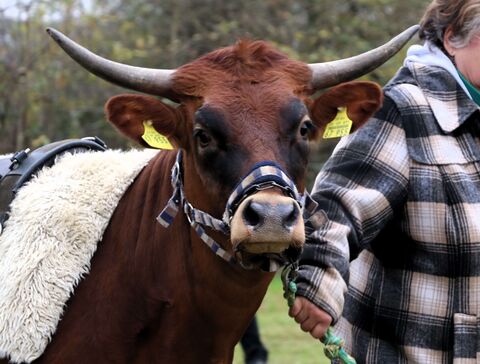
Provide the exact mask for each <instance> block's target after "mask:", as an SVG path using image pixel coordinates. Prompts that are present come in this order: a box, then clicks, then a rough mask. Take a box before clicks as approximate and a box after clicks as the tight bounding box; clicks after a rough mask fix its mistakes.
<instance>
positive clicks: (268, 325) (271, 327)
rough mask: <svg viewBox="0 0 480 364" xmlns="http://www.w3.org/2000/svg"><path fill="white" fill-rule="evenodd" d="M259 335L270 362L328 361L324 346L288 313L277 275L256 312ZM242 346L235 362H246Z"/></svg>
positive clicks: (311, 363) (309, 363)
mask: <svg viewBox="0 0 480 364" xmlns="http://www.w3.org/2000/svg"><path fill="white" fill-rule="evenodd" d="M257 318H258V322H259V327H260V335H261V337H262V341H263V342H264V344H265V346H266V347H267V349H268V352H269V363H270V364H327V363H330V362H329V360H328V359H327V358H325V356H324V354H323V345H322V344H321V343H320V341H318V340H315V339H314V338H312V337H311V336H310V334H308V333H305V332H303V331H302V330H301V329H300V326H299V325H298V324H297V323H296V322H295V321H294V320H293V319H292V318H291V317H290V316H288V306H287V301H286V300H285V299H284V298H283V290H282V282H281V280H280V277H279V276H276V277H275V279H274V280H273V282H272V284H271V285H270V287H269V289H268V292H267V295H266V296H265V299H264V300H263V303H262V305H261V306H260V309H259V311H258V314H257ZM243 360H244V358H243V352H242V349H241V347H240V345H237V346H236V348H235V357H234V359H233V363H234V364H243V363H244V361H243Z"/></svg>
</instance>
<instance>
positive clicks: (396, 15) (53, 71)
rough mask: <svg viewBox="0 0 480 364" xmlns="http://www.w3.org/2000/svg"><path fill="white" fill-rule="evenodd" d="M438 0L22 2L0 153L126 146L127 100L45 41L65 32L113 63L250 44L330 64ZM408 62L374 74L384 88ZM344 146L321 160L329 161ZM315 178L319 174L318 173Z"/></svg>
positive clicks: (12, 32)
mask: <svg viewBox="0 0 480 364" xmlns="http://www.w3.org/2000/svg"><path fill="white" fill-rule="evenodd" d="M428 2H429V1H428V0H402V1H399V0H341V1H339V0H298V1H292V0H263V1H253V0H245V1H224V0H136V1H127V0H108V1H101V2H100V1H92V0H16V1H14V0H12V1H8V2H7V4H6V5H1V3H0V153H4V152H8V151H13V150H17V149H21V148H24V147H26V146H33V147H36V146H39V145H42V144H44V143H46V142H48V141H53V140H59V139H65V138H70V137H80V136H87V135H98V136H99V137H101V138H102V139H104V140H105V141H106V142H107V144H108V145H109V146H111V147H120V146H125V145H126V143H127V142H126V141H125V140H124V139H123V138H121V137H119V136H118V135H117V133H116V132H115V131H114V130H113V129H112V128H111V126H109V125H107V123H106V122H105V120H104V116H103V105H104V104H105V102H106V100H107V99H108V98H109V97H110V96H113V95H115V94H119V93H123V92H126V90H124V89H121V88H119V87H116V86H113V85H109V84H108V83H106V82H104V81H101V80H99V79H97V78H96V77H94V76H92V75H90V74H88V73H87V72H86V71H85V70H83V69H82V68H81V67H79V66H78V65H76V64H75V63H74V62H73V61H72V60H70V59H69V58H68V57H67V56H66V55H65V54H64V53H63V52H62V51H61V50H60V49H59V48H58V47H57V46H56V45H55V44H54V42H53V41H51V40H50V39H49V37H48V36H47V34H46V33H45V28H46V27H48V26H52V27H55V28H57V29H59V30H61V31H62V32H64V33H65V34H67V35H68V36H69V37H71V38H72V39H74V40H75V41H77V42H79V43H80V44H82V45H84V46H85V47H87V48H89V49H91V50H92V51H94V52H95V53H97V54H99V55H102V56H104V57H106V58H109V59H112V60H116V61H118V62H122V63H128V64H131V65H139V66H143V67H159V68H175V67H178V66H179V65H181V64H183V63H186V62H188V61H191V60H193V59H195V58H197V57H198V56H200V55H202V54H204V53H207V52H209V51H211V50H213V49H215V48H218V47H222V46H226V45H230V44H232V43H234V42H235V41H236V40H237V39H239V38H242V37H249V38H253V39H264V40H267V41H269V42H271V43H273V44H274V45H275V46H276V47H278V48H279V49H281V50H283V51H284V52H286V53H287V54H289V55H290V56H291V57H293V58H296V59H300V60H302V61H305V62H312V63H314V62H322V61H329V60H334V59H338V58H343V57H348V56H352V55H355V54H358V53H361V52H364V51H366V50H368V49H371V48H373V47H376V46H378V45H380V44H382V43H384V42H385V41H386V40H388V39H390V38H391V37H392V36H394V35H396V34H397V33H399V32H400V31H402V30H403V29H405V28H407V27H408V26H410V25H413V24H415V23H417V22H418V20H419V17H420V16H421V14H422V13H423V10H424V8H425V6H426V5H427V3H428ZM403 55H404V52H402V55H400V56H396V57H395V58H393V59H392V60H390V61H389V62H388V63H387V64H386V65H384V66H382V67H380V68H379V69H377V70H376V71H374V72H372V73H371V74H370V75H368V77H367V78H368V79H370V80H373V81H377V82H379V83H380V84H384V83H385V82H386V81H387V80H388V79H389V78H390V77H392V76H393V73H394V72H395V70H396V69H397V68H398V67H399V65H400V63H401V61H402V58H403ZM333 143H334V142H327V143H322V145H323V146H324V148H323V149H322V150H320V151H319V153H318V154H317V156H316V157H315V158H314V159H315V160H316V161H317V163H319V162H321V161H322V160H323V159H324V158H325V156H326V155H328V153H329V152H330V150H331V147H332V145H333ZM313 169H314V170H317V169H318V166H316V167H315V166H314V167H313Z"/></svg>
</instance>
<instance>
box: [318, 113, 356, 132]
mask: <svg viewBox="0 0 480 364" xmlns="http://www.w3.org/2000/svg"><path fill="white" fill-rule="evenodd" d="M350 130H352V120H350V118H349V117H348V115H347V109H346V108H345V107H341V108H338V112H337V116H335V119H333V120H332V121H330V122H329V123H328V124H327V126H326V127H325V131H324V132H323V139H330V138H340V137H343V136H345V135H348V134H350Z"/></svg>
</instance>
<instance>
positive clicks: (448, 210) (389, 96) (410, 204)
mask: <svg viewBox="0 0 480 364" xmlns="http://www.w3.org/2000/svg"><path fill="white" fill-rule="evenodd" d="M384 94H385V102H384V106H383V107H382V109H381V110H380V111H379V112H378V113H377V114H376V115H375V117H373V118H372V119H371V120H369V121H368V122H367V124H366V125H365V126H364V127H362V128H360V129H359V130H358V131H357V132H355V133H353V134H351V135H350V136H348V137H346V138H344V139H342V140H341V141H340V143H339V144H338V146H337V147H336V149H335V151H334V153H333V155H332V157H331V158H330V159H329V161H328V162H327V163H326V164H325V166H324V168H323V169H322V171H321V172H320V174H319V175H318V176H317V179H316V181H315V186H314V189H313V197H314V199H315V200H316V201H317V202H318V203H319V205H320V208H321V209H322V210H323V212H319V213H317V216H316V217H317V218H316V219H314V223H310V225H308V226H307V228H308V230H307V234H310V235H309V236H308V239H307V240H308V241H307V246H306V249H305V251H304V254H303V256H302V260H301V269H300V277H299V280H298V286H299V291H298V294H300V295H302V296H304V297H307V298H308V299H310V300H311V301H312V302H314V303H316V304H317V305H319V306H320V307H322V308H323V309H324V310H326V311H327V312H329V313H330V314H331V315H332V317H333V318H334V322H336V330H337V332H338V333H339V335H340V336H342V337H343V338H344V339H345V340H346V343H347V349H348V351H349V352H351V353H352V354H353V356H354V357H355V358H356V359H357V362H358V363H364V362H367V363H388V364H390V363H407V362H408V363H420V364H425V363H452V362H453V363H476V362H477V360H478V361H480V124H479V123H480V112H479V108H478V106H477V105H476V104H475V103H474V102H473V101H471V100H470V99H469V98H468V97H467V96H466V95H465V93H464V91H463V90H462V89H461V88H460V86H459V85H458V84H457V83H456V82H455V80H454V79H453V78H452V77H451V75H450V74H449V73H447V72H446V71H444V70H443V69H441V68H438V67H428V66H421V65H419V64H413V65H411V66H409V68H405V67H404V68H401V69H400V70H399V72H398V73H397V75H396V76H395V77H394V78H393V79H392V80H391V81H390V83H389V84H388V85H387V86H386V87H385V89H384ZM350 261H351V264H349V262H350ZM346 282H348V286H347V283H346ZM347 289H348V291H347ZM342 310H343V314H342ZM340 316H341V317H340Z"/></svg>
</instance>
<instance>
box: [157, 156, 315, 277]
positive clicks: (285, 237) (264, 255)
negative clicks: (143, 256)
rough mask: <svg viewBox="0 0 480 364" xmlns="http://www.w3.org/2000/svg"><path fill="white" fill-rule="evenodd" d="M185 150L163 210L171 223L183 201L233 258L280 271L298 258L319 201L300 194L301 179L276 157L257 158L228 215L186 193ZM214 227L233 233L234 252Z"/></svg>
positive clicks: (162, 218)
mask: <svg viewBox="0 0 480 364" xmlns="http://www.w3.org/2000/svg"><path fill="white" fill-rule="evenodd" d="M181 160H182V154H181V151H179V152H178V154H177V160H176V163H175V165H174V166H173V168H172V186H173V187H174V191H173V194H172V197H171V198H170V200H169V201H168V203H167V206H166V207H165V208H164V209H163V210H162V212H161V213H160V214H159V215H158V217H157V220H158V222H159V223H160V224H162V225H163V226H165V227H168V226H169V225H170V224H171V223H172V221H173V219H174V217H175V215H176V213H177V211H178V210H179V208H180V206H182V207H183V210H184V213H185V214H186V216H187V219H188V221H189V222H190V225H191V226H192V228H193V229H194V230H195V231H196V232H197V234H198V236H199V237H200V238H201V239H202V240H203V241H204V242H205V243H206V244H207V245H208V246H209V247H210V249H211V250H212V251H213V252H214V253H215V254H217V255H219V256H220V257H222V258H223V259H225V260H227V261H229V262H232V263H234V262H236V263H239V264H240V265H241V266H242V267H244V268H246V269H262V270H265V271H276V270H278V269H279V268H280V267H281V266H283V265H285V264H287V263H293V262H295V261H296V260H298V258H299V256H300V253H301V251H302V247H303V244H304V241H305V231H304V219H303V215H304V214H305V213H310V214H311V213H312V212H313V211H314V210H315V208H316V203H315V202H314V201H313V200H312V199H311V198H310V196H309V195H308V194H307V193H304V194H300V193H299V192H298V190H297V188H296V186H295V183H294V182H293V181H292V180H291V179H290V177H289V176H288V175H287V174H286V173H285V172H284V171H283V170H282V168H281V167H280V166H279V165H278V164H276V163H275V162H271V161H264V162H261V163H257V164H256V165H254V166H253V167H252V170H251V171H250V172H249V173H248V174H247V175H246V176H244V177H243V178H242V180H241V181H240V182H239V183H238V185H237V186H236V187H235V188H234V190H233V192H232V194H231V195H230V197H229V198H228V201H227V205H226V208H225V212H224V214H223V217H222V220H219V219H216V218H214V217H212V216H211V215H209V214H208V213H206V212H203V211H200V210H198V209H196V208H194V207H193V206H192V205H191V204H190V203H189V202H188V201H187V199H186V197H185V194H184V189H183V182H182V169H181ZM204 227H209V228H212V229H214V230H217V231H221V232H223V233H224V234H226V235H230V240H231V243H232V248H233V252H234V255H231V254H230V253H229V252H227V251H226V250H225V249H223V248H222V247H221V246H220V245H219V244H218V243H217V242H215V241H214V240H213V239H212V238H211V237H210V236H209V235H208V234H207V233H206V231H205V229H204Z"/></svg>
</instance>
